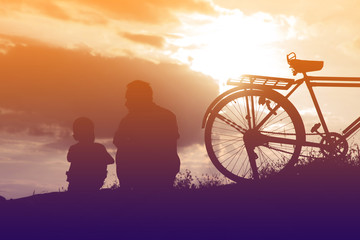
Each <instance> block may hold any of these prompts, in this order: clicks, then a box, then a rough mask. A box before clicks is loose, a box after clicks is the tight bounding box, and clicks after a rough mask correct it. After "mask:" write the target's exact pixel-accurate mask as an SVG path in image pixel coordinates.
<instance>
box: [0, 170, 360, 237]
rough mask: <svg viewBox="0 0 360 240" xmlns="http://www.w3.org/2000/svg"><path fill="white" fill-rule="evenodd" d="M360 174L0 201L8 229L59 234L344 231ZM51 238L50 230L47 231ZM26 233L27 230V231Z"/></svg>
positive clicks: (351, 225) (353, 224) (351, 220)
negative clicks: (182, 188) (169, 189)
mask: <svg viewBox="0 0 360 240" xmlns="http://www.w3.org/2000/svg"><path fill="white" fill-rule="evenodd" d="M359 183H360V176H359V175H358V174H350V173H349V172H348V174H338V175H336V174H334V173H333V174H330V173H329V172H323V174H320V175H319V174H312V173H311V172H306V171H302V173H301V174H298V175H296V174H295V175H292V176H291V177H289V176H279V177H277V178H272V179H271V180H264V181H261V182H257V183H256V182H244V183H239V184H232V185H227V186H220V187H213V188H208V189H196V190H173V191H168V192H154V191H150V190H149V191H144V192H133V191H130V192H129V191H123V190H122V189H121V188H119V189H117V190H109V189H105V190H101V191H99V192H96V193H82V194H71V193H69V192H54V193H47V194H40V195H34V196H30V197H26V198H21V199H15V200H7V201H4V202H2V203H1V204H0V208H1V227H2V228H3V230H2V235H3V236H4V234H5V236H6V234H7V235H9V236H17V235H19V236H23V237H26V238H29V236H36V237H37V238H41V237H42V236H51V238H52V239H54V238H59V239H78V238H81V239H83V238H84V239H105V237H114V236H115V237H125V239H144V238H150V239H152V238H156V239H184V238H186V239H200V238H201V239H203V238H210V239H213V238H216V239H232V238H234V237H235V238H241V237H251V238H252V239H260V238H263V237H267V238H270V239H272V238H273V237H276V238H282V237H284V238H291V239H297V238H298V239H303V238H316V236H319V237H320V236H321V237H322V238H323V237H324V236H328V237H331V238H344V237H345V236H351V235H352V234H355V233H357V230H356V229H357V226H358V219H359V216H360V215H359V214H360V207H359V206H360V201H359V200H360V191H359V186H358V185H359ZM44 238H47V237H44ZM21 239H22V238H21Z"/></svg>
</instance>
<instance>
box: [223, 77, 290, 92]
mask: <svg viewBox="0 0 360 240" xmlns="http://www.w3.org/2000/svg"><path fill="white" fill-rule="evenodd" d="M294 82H295V80H294V79H291V78H278V77H266V76H258V75H241V77H240V78H239V79H234V78H230V79H229V80H228V81H227V84H228V85H233V86H241V87H243V86H244V87H255V88H256V87H260V86H261V87H262V86H264V87H269V88H273V89H282V90H287V89H289V88H290V86H291V85H292V84H294Z"/></svg>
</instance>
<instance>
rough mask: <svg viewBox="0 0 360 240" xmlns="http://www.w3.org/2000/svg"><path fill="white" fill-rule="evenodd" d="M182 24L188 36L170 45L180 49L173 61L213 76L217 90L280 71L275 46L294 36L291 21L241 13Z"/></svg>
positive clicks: (185, 21) (279, 53)
mask: <svg viewBox="0 0 360 240" xmlns="http://www.w3.org/2000/svg"><path fill="white" fill-rule="evenodd" d="M182 20H183V26H184V29H186V30H187V34H186V37H183V38H179V39H175V40H174V41H173V42H172V43H173V44H174V45H176V46H179V49H178V51H177V52H176V53H175V54H174V55H173V56H172V57H174V58H176V59H178V60H180V61H181V62H184V63H187V64H189V65H190V66H191V68H192V69H193V70H195V71H199V72H202V73H204V74H207V75H210V76H212V77H213V78H215V79H216V80H217V81H219V85H220V89H223V87H224V85H225V83H226V81H227V80H228V78H230V77H238V76H240V75H241V74H247V73H248V74H269V73H274V72H276V71H277V70H279V67H278V63H277V62H276V61H274V58H275V57H276V56H280V57H281V58H283V55H284V53H283V52H281V50H279V48H277V47H276V46H275V44H276V43H278V42H281V41H284V40H285V39H287V38H291V37H292V36H293V35H294V33H293V29H292V27H293V25H294V19H293V18H291V17H285V16H281V17H277V18H274V17H272V16H270V15H267V14H262V13H258V14H255V15H252V16H245V15H243V14H242V13H241V12H240V11H228V12H226V13H223V14H222V15H220V16H218V17H216V18H215V17H204V16H198V17H197V18H191V19H189V18H183V19H182ZM199 22H201V23H202V24H198V23H199Z"/></svg>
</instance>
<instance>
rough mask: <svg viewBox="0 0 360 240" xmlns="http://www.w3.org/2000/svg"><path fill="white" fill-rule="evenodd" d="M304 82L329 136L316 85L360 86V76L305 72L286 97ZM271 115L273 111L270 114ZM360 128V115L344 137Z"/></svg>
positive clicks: (310, 144)
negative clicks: (330, 75)
mask: <svg viewBox="0 0 360 240" xmlns="http://www.w3.org/2000/svg"><path fill="white" fill-rule="evenodd" d="M303 83H305V84H306V87H307V89H308V91H309V93H310V96H311V99H312V101H313V104H314V106H315V109H316V112H317V115H318V117H319V120H320V123H321V126H322V128H323V130H324V134H325V136H329V133H330V131H329V129H328V127H327V124H326V121H325V118H324V116H323V113H322V111H321V109H320V105H319V103H318V101H317V98H316V96H315V92H314V89H313V88H314V87H360V78H358V77H324V76H321V77H318V76H308V75H307V74H306V73H303V78H301V79H298V80H296V81H295V82H294V85H293V86H294V87H292V89H291V90H290V92H289V93H287V94H286V95H285V97H286V98H289V97H290V96H291V95H292V94H293V93H294V92H295V90H296V89H297V88H298V87H300V85H302V84H303ZM269 115H271V113H270V114H269ZM267 119H268V118H264V120H263V121H262V122H261V123H260V124H259V125H258V128H260V127H261V125H262V124H263V123H264V122H265V121H266V120H267ZM359 128H360V117H358V118H357V119H356V120H355V121H353V122H352V123H351V124H350V125H349V126H347V127H346V128H345V130H343V132H342V137H344V138H345V139H348V138H349V137H350V136H351V135H352V134H353V133H354V132H355V131H356V130H358V129H359ZM304 146H313V147H322V145H321V144H320V143H314V142H308V141H306V142H305V143H304Z"/></svg>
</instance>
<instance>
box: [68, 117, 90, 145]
mask: <svg viewBox="0 0 360 240" xmlns="http://www.w3.org/2000/svg"><path fill="white" fill-rule="evenodd" d="M73 132H74V135H73V136H74V139H75V140H76V141H79V142H94V141H95V133H94V123H93V122H92V121H91V120H90V119H89V118H86V117H80V118H77V119H76V120H75V121H74V123H73Z"/></svg>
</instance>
